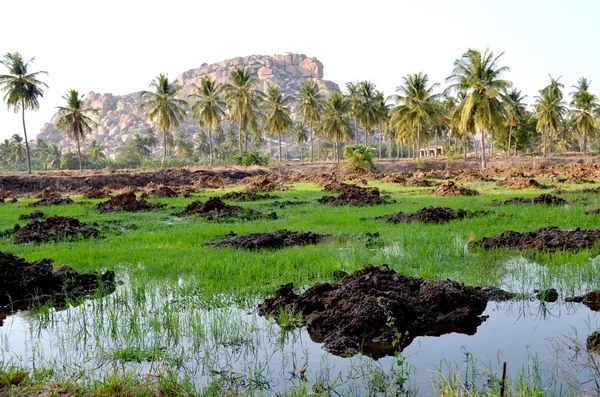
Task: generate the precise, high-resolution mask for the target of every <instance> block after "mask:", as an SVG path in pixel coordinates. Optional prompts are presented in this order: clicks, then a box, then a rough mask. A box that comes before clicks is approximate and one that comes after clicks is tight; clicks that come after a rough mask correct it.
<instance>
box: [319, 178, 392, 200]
mask: <svg viewBox="0 0 600 397" xmlns="http://www.w3.org/2000/svg"><path fill="white" fill-rule="evenodd" d="M324 189H325V191H329V192H337V193H341V194H340V195H339V196H338V197H335V196H323V197H321V198H320V199H319V202H320V203H323V204H332V205H379V204H386V203H387V202H386V201H385V200H384V199H383V198H382V197H381V195H380V193H379V189H377V188H376V187H372V188H366V187H360V186H356V185H348V184H345V183H332V184H329V185H326V186H325V187H324Z"/></svg>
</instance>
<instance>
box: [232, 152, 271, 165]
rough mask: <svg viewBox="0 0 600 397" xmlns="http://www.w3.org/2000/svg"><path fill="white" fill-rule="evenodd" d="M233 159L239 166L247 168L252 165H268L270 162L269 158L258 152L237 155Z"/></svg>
mask: <svg viewBox="0 0 600 397" xmlns="http://www.w3.org/2000/svg"><path fill="white" fill-rule="evenodd" d="M233 159H234V161H235V163H236V164H237V165H243V166H245V167H247V166H250V165H268V164H269V161H270V159H269V157H268V156H261V155H260V153H259V152H257V151H256V150H254V151H250V152H244V153H241V154H236V155H235V156H233Z"/></svg>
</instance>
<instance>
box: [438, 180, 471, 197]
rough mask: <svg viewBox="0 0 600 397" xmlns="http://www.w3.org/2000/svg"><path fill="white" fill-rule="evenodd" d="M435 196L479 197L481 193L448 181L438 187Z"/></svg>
mask: <svg viewBox="0 0 600 397" xmlns="http://www.w3.org/2000/svg"><path fill="white" fill-rule="evenodd" d="M433 194H434V195H436V196H477V195H478V194H479V192H478V191H477V190H473V189H469V188H466V187H464V186H461V185H457V184H456V183H454V182H452V181H448V182H444V183H442V184H441V185H438V186H437V187H436V188H435V190H434V191H433Z"/></svg>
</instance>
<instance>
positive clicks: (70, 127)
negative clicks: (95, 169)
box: [56, 90, 98, 171]
mask: <svg viewBox="0 0 600 397" xmlns="http://www.w3.org/2000/svg"><path fill="white" fill-rule="evenodd" d="M83 97H84V95H81V96H79V93H78V92H77V91H76V90H69V92H68V93H67V94H66V95H64V96H63V97H62V98H63V99H64V100H65V101H66V102H67V105H66V106H58V115H59V116H60V119H59V120H58V123H56V126H57V127H58V128H60V129H63V130H66V131H67V136H68V137H69V138H71V139H73V138H74V139H75V141H76V142H77V153H78V155H79V171H83V161H82V159H81V146H80V144H79V141H80V140H83V139H85V134H86V133H87V132H91V131H92V128H93V127H96V125H97V124H96V122H95V121H94V120H92V119H91V118H90V116H88V114H89V115H91V116H97V114H98V110H96V109H93V108H86V107H84V103H83Z"/></svg>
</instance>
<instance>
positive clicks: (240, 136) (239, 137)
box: [238, 116, 242, 154]
mask: <svg viewBox="0 0 600 397" xmlns="http://www.w3.org/2000/svg"><path fill="white" fill-rule="evenodd" d="M238 130H239V131H238V148H239V152H240V154H242V116H240V122H239V123H238Z"/></svg>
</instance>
